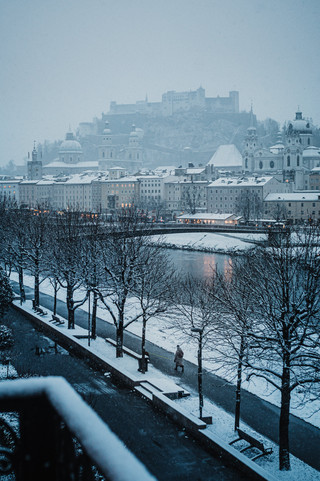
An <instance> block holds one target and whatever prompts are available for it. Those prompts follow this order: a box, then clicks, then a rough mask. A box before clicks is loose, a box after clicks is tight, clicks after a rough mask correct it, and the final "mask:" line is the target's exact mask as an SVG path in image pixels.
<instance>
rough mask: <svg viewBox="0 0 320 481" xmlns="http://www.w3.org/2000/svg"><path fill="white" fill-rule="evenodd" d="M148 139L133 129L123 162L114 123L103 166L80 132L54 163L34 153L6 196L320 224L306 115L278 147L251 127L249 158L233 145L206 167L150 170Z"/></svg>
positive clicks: (319, 174) (318, 163) (105, 138)
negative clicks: (144, 142) (85, 153)
mask: <svg viewBox="0 0 320 481" xmlns="http://www.w3.org/2000/svg"><path fill="white" fill-rule="evenodd" d="M251 113H252V112H251ZM252 119H253V115H252ZM142 135H143V133H142V132H141V131H140V130H139V129H136V128H133V129H132V132H131V134H130V138H129V144H128V147H127V149H125V151H124V152H123V153H122V159H119V157H118V153H117V151H116V149H115V146H114V142H113V136H112V132H111V130H110V128H109V125H108V124H107V125H106V126H105V129H104V131H103V134H102V136H101V142H100V146H99V149H98V160H93V161H84V160H83V157H82V148H81V145H80V143H79V142H78V140H76V139H75V137H74V135H73V133H72V132H68V133H67V135H66V139H65V140H64V141H63V142H62V143H61V145H60V149H59V158H58V159H56V160H55V161H54V162H51V163H48V164H45V165H42V160H41V159H39V157H38V153H37V150H36V147H35V146H34V149H33V152H32V158H31V159H30V160H29V161H28V175H27V179H24V178H21V179H11V180H9V181H8V180H7V179H4V180H2V181H1V182H0V196H1V197H2V198H4V197H6V198H11V199H15V200H16V201H17V202H18V204H19V205H23V206H28V207H33V208H37V207H39V206H40V207H49V208H53V209H58V210H59V209H60V210H64V209H78V210H81V211H86V212H100V213H112V212H114V211H116V210H118V209H121V208H124V209H125V208H128V207H131V206H132V205H135V206H136V207H140V208H141V209H143V210H144V211H149V212H152V213H153V216H154V217H158V216H159V215H163V216H164V215H165V216H166V217H169V218H170V217H172V216H176V215H181V214H182V213H189V214H195V213H205V212H206V213H219V214H224V213H234V214H241V215H243V216H244V217H245V218H247V220H249V219H257V218H274V217H276V218H281V219H284V218H285V219H289V220H291V221H292V222H300V221H306V220H310V219H312V220H314V221H318V220H319V219H320V207H319V202H320V200H319V197H320V148H319V147H316V146H314V145H313V126H312V123H311V121H310V120H308V119H304V118H303V116H302V113H301V112H300V111H298V112H297V113H296V116H295V119H294V120H292V121H290V122H288V124H287V126H286V129H285V130H284V132H282V133H279V135H278V140H277V142H276V144H275V145H273V146H271V147H268V148H266V147H263V146H262V144H261V140H260V139H259V138H258V135H257V130H256V128H255V127H254V125H253V122H251V125H250V126H249V128H248V129H247V135H246V137H245V140H244V146H243V151H242V153H240V152H239V150H238V149H237V148H236V147H235V146H234V145H233V144H230V145H221V146H220V147H219V148H218V149H217V151H216V152H215V153H214V154H213V155H212V156H211V158H210V159H209V160H208V162H207V163H206V164H204V165H199V166H198V167H195V166H194V165H193V163H191V162H189V164H188V166H187V167H183V166H180V167H175V166H171V167H170V166H169V167H168V166H165V167H159V168H157V169H155V170H153V171H152V172H151V171H147V170H145V169H144V168H143V162H142V152H141V138H142Z"/></svg>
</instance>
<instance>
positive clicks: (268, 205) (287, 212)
mask: <svg viewBox="0 0 320 481" xmlns="http://www.w3.org/2000/svg"><path fill="white" fill-rule="evenodd" d="M264 213H265V217H266V218H269V219H277V220H289V221H291V222H292V223H294V224H299V223H301V222H320V192H314V193H311V192H293V193H283V194H279V193H277V194H275V193H274V194H269V195H267V197H266V198H265V199H264Z"/></svg>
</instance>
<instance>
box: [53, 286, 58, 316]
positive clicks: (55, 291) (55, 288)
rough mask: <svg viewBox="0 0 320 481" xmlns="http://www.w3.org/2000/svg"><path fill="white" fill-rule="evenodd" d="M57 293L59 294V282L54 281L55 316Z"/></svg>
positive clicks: (55, 312) (54, 311)
mask: <svg viewBox="0 0 320 481" xmlns="http://www.w3.org/2000/svg"><path fill="white" fill-rule="evenodd" d="M57 293H58V282H57V281H56V280H55V281H54V296H53V314H54V315H55V316H56V315H57Z"/></svg>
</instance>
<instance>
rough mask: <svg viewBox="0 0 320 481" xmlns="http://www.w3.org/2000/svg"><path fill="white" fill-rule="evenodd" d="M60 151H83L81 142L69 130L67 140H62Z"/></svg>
mask: <svg viewBox="0 0 320 481" xmlns="http://www.w3.org/2000/svg"><path fill="white" fill-rule="evenodd" d="M59 152H60V153H63V152H69V153H71V152H75V153H77V152H82V147H81V144H80V143H79V142H78V141H77V140H76V139H75V138H74V135H73V133H72V132H68V133H67V135H66V140H64V141H63V142H62V144H61V145H60V149H59Z"/></svg>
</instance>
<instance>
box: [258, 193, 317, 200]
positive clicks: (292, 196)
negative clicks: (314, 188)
mask: <svg viewBox="0 0 320 481" xmlns="http://www.w3.org/2000/svg"><path fill="white" fill-rule="evenodd" d="M264 200H265V201H266V202H271V201H283V202H301V201H304V200H306V201H309V202H315V201H318V200H320V192H314V193H313V192H312V193H311V192H291V193H288V194H287V193H284V194H282V193H280V194H279V193H276V194H274V193H273V194H268V195H267V196H266V198H265V199H264Z"/></svg>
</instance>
